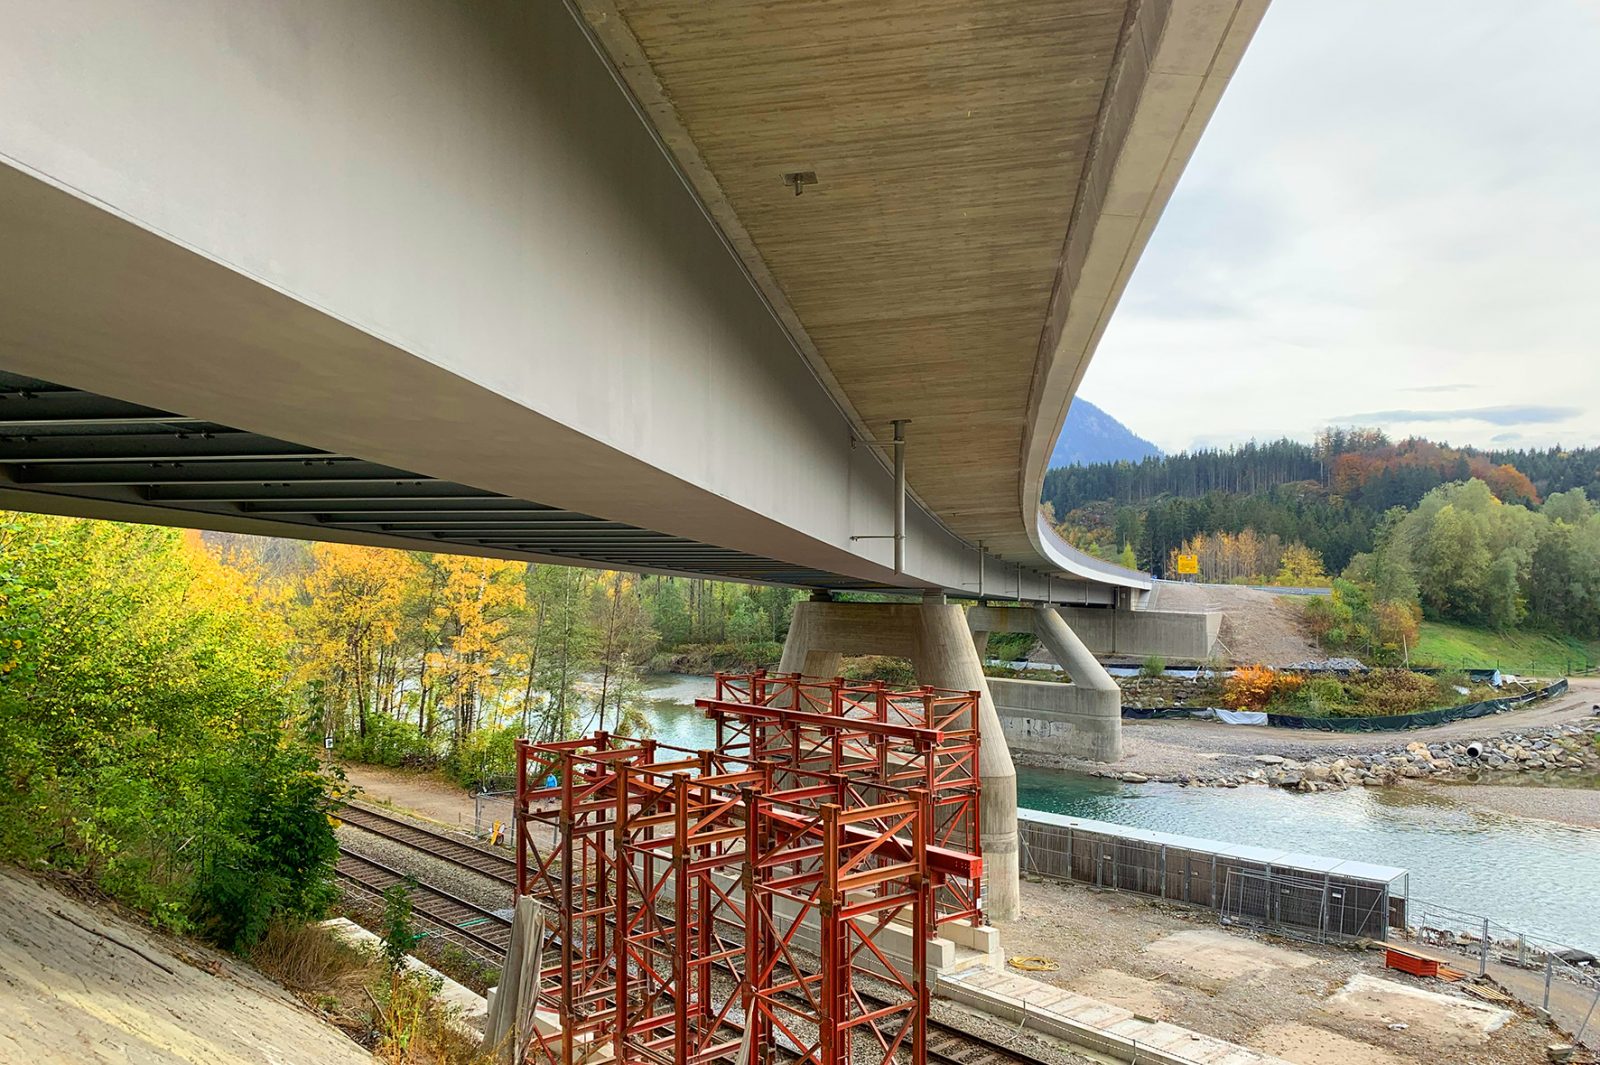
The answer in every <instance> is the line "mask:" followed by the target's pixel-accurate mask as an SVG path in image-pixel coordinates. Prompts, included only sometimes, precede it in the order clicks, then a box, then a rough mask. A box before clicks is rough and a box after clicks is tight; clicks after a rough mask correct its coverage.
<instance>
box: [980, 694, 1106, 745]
mask: <svg viewBox="0 0 1600 1065" xmlns="http://www.w3.org/2000/svg"><path fill="white" fill-rule="evenodd" d="M989 692H990V694H991V695H993V696H994V704H995V710H996V711H997V712H998V713H999V715H1000V730H1001V731H1002V732H1003V733H1004V734H1005V737H1006V742H1007V743H1008V744H1010V746H1011V749H1012V750H1014V751H1030V752H1033V753H1035V754H1060V755H1070V756H1072V757H1074V758H1088V759H1092V760H1094V761H1099V762H1114V761H1116V760H1117V758H1118V757H1120V755H1121V749H1122V748H1121V727H1122V722H1121V713H1122V706H1121V695H1120V693H1118V692H1115V691H1109V692H1107V691H1099V690H1096V689H1093V688H1081V687H1079V686H1078V685H1076V684H1058V683H1055V682H1054V681H1041V680H1007V679H1002V678H1000V677H990V678H989Z"/></svg>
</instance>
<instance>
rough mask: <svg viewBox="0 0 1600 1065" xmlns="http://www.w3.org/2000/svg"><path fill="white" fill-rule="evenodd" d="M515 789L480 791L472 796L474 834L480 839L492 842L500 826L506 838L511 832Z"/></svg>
mask: <svg viewBox="0 0 1600 1065" xmlns="http://www.w3.org/2000/svg"><path fill="white" fill-rule="evenodd" d="M515 796H516V792H514V791H480V792H478V793H477V794H475V795H473V796H472V834H473V835H475V836H477V837H478V838H479V839H487V840H490V841H491V842H496V843H498V842H503V841H501V840H495V839H494V836H495V834H496V832H495V830H496V828H497V827H498V828H499V829H501V830H502V833H503V835H504V837H505V839H506V840H509V839H510V834H511V829H510V825H511V811H512V800H513V798H515Z"/></svg>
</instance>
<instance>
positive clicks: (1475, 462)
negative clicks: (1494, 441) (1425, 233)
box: [1043, 429, 1600, 574]
mask: <svg viewBox="0 0 1600 1065" xmlns="http://www.w3.org/2000/svg"><path fill="white" fill-rule="evenodd" d="M1464 480H1479V481H1482V482H1483V483H1484V484H1486V485H1487V486H1488V487H1489V489H1490V490H1491V491H1492V492H1493V493H1494V495H1495V497H1496V498H1498V499H1501V500H1503V501H1506V502H1513V503H1523V504H1537V503H1538V502H1539V500H1540V499H1542V498H1543V497H1544V496H1547V495H1550V494H1552V493H1556V492H1564V491H1569V490H1571V489H1574V488H1581V489H1583V490H1585V492H1586V493H1587V494H1588V495H1589V496H1590V497H1591V498H1600V449H1595V448H1584V449H1576V450H1571V451H1566V450H1560V449H1554V448H1552V449H1548V450H1544V451H1504V452H1481V451H1476V450H1473V449H1470V448H1451V447H1448V446H1445V445H1441V444H1435V443H1432V442H1430V441H1426V440H1416V439H1411V440H1404V441H1401V442H1399V443H1393V442H1391V441H1390V440H1388V439H1387V438H1386V437H1385V436H1384V435H1383V434H1382V433H1380V432H1377V431H1375V430H1370V429H1354V430H1344V429H1339V430H1329V431H1328V432H1325V433H1323V434H1322V435H1321V436H1320V437H1318V439H1317V441H1316V442H1315V443H1313V444H1303V443H1299V442H1297V441H1293V440H1278V441H1273V442H1270V443H1265V444H1259V443H1255V442H1253V441H1252V442H1251V443H1248V444H1245V445H1242V446H1240V447H1236V448H1230V449H1228V450H1209V451H1198V452H1193V453H1190V452H1184V453H1181V454H1177V455H1170V456H1165V457H1162V458H1151V459H1146V460H1144V461H1142V462H1139V463H1127V462H1119V463H1102V464H1098V465H1091V466H1071V467H1064V468H1061V469H1053V470H1051V471H1050V472H1049V473H1048V474H1046V476H1045V485H1044V497H1043V503H1044V504H1045V505H1046V506H1047V507H1049V508H1050V512H1051V514H1052V515H1053V517H1054V518H1055V520H1057V521H1058V522H1060V523H1061V524H1062V525H1063V526H1064V533H1065V534H1066V535H1067V537H1068V538H1069V539H1070V540H1072V541H1073V542H1075V543H1077V544H1078V545H1079V546H1082V547H1085V548H1086V549H1089V550H1091V551H1094V552H1096V553H1097V554H1101V555H1103V556H1105V557H1108V558H1112V557H1117V556H1118V555H1119V554H1120V553H1121V552H1122V550H1123V548H1124V547H1131V548H1132V556H1133V559H1134V560H1135V561H1136V562H1137V564H1138V565H1139V566H1140V567H1142V568H1144V569H1147V570H1151V571H1153V572H1156V573H1158V574H1161V573H1163V572H1164V571H1165V568H1166V561H1167V559H1168V557H1169V556H1170V554H1171V553H1172V552H1173V551H1174V550H1176V549H1178V548H1179V547H1181V546H1182V545H1183V544H1184V542H1185V541H1187V540H1190V539H1191V538H1193V537H1194V536H1196V535H1197V534H1204V535H1212V534H1217V533H1230V534H1238V533H1241V532H1243V531H1244V530H1246V529H1250V530H1253V531H1254V532H1255V533H1256V534H1258V535H1260V536H1263V537H1266V536H1276V537H1278V538H1279V539H1280V540H1281V541H1282V542H1283V543H1284V544H1290V543H1301V544H1304V545H1306V546H1308V547H1310V548H1312V549H1313V550H1315V551H1317V552H1318V553H1319V554H1320V555H1321V556H1322V558H1323V561H1324V562H1325V564H1326V565H1327V567H1328V569H1329V570H1331V571H1335V572H1336V571H1338V570H1341V569H1343V568H1344V567H1345V566H1346V565H1348V564H1349V562H1350V560H1351V559H1352V558H1353V557H1355V555H1356V554H1358V553H1360V552H1363V551H1370V550H1371V549H1372V546H1373V535H1374V533H1375V531H1376V529H1377V525H1378V520H1379V518H1380V517H1381V516H1382V515H1383V513H1384V512H1385V511H1387V510H1389V509H1390V508H1391V507H1397V506H1398V507H1405V508H1411V507H1414V506H1416V505H1417V504H1418V502H1420V501H1421V499H1422V497H1423V496H1424V495H1426V494H1427V493H1428V492H1429V491H1431V490H1433V489H1434V488H1437V487H1439V486H1440V485H1444V484H1451V483H1457V482H1461V481H1464Z"/></svg>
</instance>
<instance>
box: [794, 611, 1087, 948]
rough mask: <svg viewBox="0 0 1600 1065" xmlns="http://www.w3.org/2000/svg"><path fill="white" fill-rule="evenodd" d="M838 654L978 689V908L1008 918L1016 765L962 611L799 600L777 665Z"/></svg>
mask: <svg viewBox="0 0 1600 1065" xmlns="http://www.w3.org/2000/svg"><path fill="white" fill-rule="evenodd" d="M1087 653H1088V652H1085V654H1087ZM844 655H892V656H894V657H897V658H904V659H907V660H908V661H910V663H911V666H912V669H913V670H915V672H916V677H917V680H918V682H920V683H922V684H930V685H933V686H934V687H938V688H953V689H956V690H957V691H975V692H977V693H978V730H979V734H980V735H981V737H982V747H981V750H980V757H979V766H978V775H979V778H980V779H981V780H982V782H983V795H982V798H981V800H980V803H979V813H978V817H979V826H978V827H979V834H980V835H981V837H982V840H983V867H984V909H985V911H986V912H987V913H988V914H989V916H990V917H991V918H993V919H995V920H1002V921H1009V920H1013V919H1014V918H1015V917H1016V916H1017V906H1018V858H1017V771H1016V769H1015V768H1014V767H1013V766H1012V764H1011V751H1010V748H1009V747H1008V746H1007V745H1006V738H1005V734H1004V732H1003V731H1002V729H1001V727H1000V716H999V714H998V713H997V712H996V711H995V705H994V699H993V698H992V697H991V695H990V693H989V684H988V681H987V679H986V678H985V677H984V675H983V661H982V660H981V659H980V658H979V657H978V652H977V650H976V648H974V646H973V643H972V637H971V634H970V629H969V628H968V626H967V618H966V614H965V612H964V611H963V610H962V609H961V607H958V606H952V605H951V604H949V603H946V602H945V601H944V597H943V596H930V597H928V598H926V599H924V600H923V601H922V602H921V603H835V602H827V601H815V600H814V601H812V602H807V603H799V604H797V605H796V606H795V611H794V619H793V620H792V621H791V622H790V623H789V636H788V639H787V640H786V641H785V642H784V645H783V658H782V660H781V662H780V663H779V669H781V670H782V671H783V672H786V673H803V674H806V675H807V676H813V677H834V676H838V674H839V660H840V658H841V657H842V656H844Z"/></svg>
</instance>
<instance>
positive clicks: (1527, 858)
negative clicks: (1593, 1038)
mask: <svg viewBox="0 0 1600 1065" xmlns="http://www.w3.org/2000/svg"><path fill="white" fill-rule="evenodd" d="M647 683H648V686H649V688H650V692H651V712H650V717H651V721H652V723H653V725H654V728H655V736H656V738H657V739H659V740H662V741H663V742H665V743H671V744H674V745H677V746H680V747H688V748H694V749H698V748H700V747H706V746H709V745H710V744H711V743H712V742H713V736H712V728H711V724H710V722H708V721H707V720H706V719H705V718H704V717H703V716H702V715H701V714H700V712H699V711H698V710H696V709H695V706H694V700H695V699H697V698H704V697H709V696H710V694H711V680H710V678H708V677H682V676H668V677H651V678H648V682H647ZM1017 797H1018V800H1019V803H1020V805H1021V806H1022V807H1023V808H1024V809H1031V810H1044V811H1048V812H1050V813H1059V814H1070V815H1076V816H1079V817H1090V818H1094V819H1095V820H1099V821H1111V822H1114V823H1117V824H1123V825H1134V826H1137V827H1140V828H1148V829H1157V830H1160V831H1164V832H1179V833H1184V834H1186V835H1190V836H1201V837H1204V838H1206V839H1214V840H1222V841H1225V842H1229V843H1251V844H1259V845H1266V846H1277V847H1284V848H1285V849H1292V850H1297V851H1301V852H1304V853H1307V854H1315V855H1321V856H1325V857H1330V858H1348V859H1355V860H1358V861H1363V862H1372V863H1375V864H1379V865H1392V866H1398V867H1400V868H1402V869H1407V870H1409V871H1410V873H1411V897H1412V898H1413V899H1417V900H1421V901H1425V902H1428V903H1431V904H1435V905H1440V906H1449V907H1452V908H1455V909H1459V910H1465V911H1467V912H1469V913H1479V914H1483V915H1485V916H1487V917H1489V918H1490V919H1492V920H1494V921H1495V922H1497V923H1498V924H1501V925H1504V926H1505V927H1507V928H1511V929H1516V930H1519V931H1524V932H1527V933H1528V934H1530V935H1535V934H1536V935H1540V936H1543V937H1546V938H1549V939H1553V940H1556V941H1559V942H1562V943H1567V944H1570V945H1573V946H1578V947H1582V948H1584V949H1586V950H1590V951H1595V952H1597V953H1600V831H1596V830H1594V829H1588V828H1577V827H1572V826H1568V825H1562V824H1558V823H1556V822H1553V821H1543V820H1536V819H1532V818H1524V817H1514V816H1512V815H1509V814H1501V813H1494V812H1490V811H1485V810H1480V809H1478V808H1476V807H1473V806H1469V805H1465V804H1462V803H1459V802H1455V801H1453V800H1450V799H1446V798H1444V797H1442V796H1439V795H1430V794H1429V793H1428V790H1427V788H1426V787H1417V788H1401V789H1397V788H1353V789H1351V790H1349V791H1343V792H1331V793H1325V794H1317V795H1300V794H1296V793H1293V792H1287V791H1283V790H1281V789H1277V788H1264V787H1247V788H1237V789H1227V788H1180V787H1177V786H1174V785H1164V784H1137V785H1134V784H1122V783H1119V782H1117V781H1110V780H1102V779H1100V778H1097V777H1088V776H1083V775H1081V774H1077V773H1066V772H1061V771H1057V770H1046V769H1032V768H1028V767H1020V768H1019V770H1018V773H1017Z"/></svg>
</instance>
